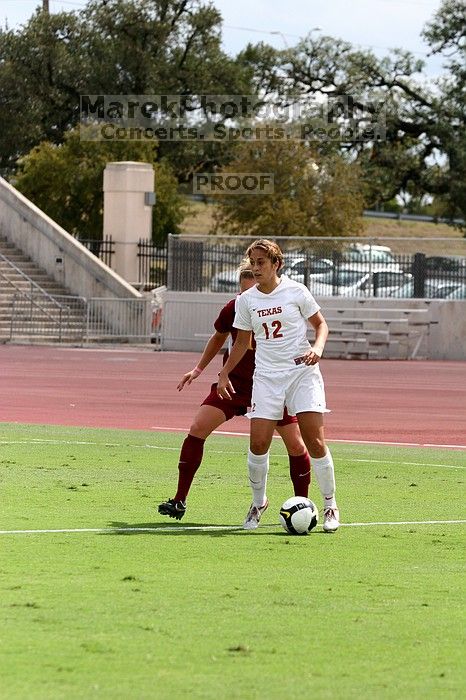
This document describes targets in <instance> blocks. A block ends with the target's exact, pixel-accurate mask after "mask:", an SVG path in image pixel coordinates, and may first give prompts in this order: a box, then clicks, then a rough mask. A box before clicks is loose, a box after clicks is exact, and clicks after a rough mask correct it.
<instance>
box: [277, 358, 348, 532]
mask: <svg viewBox="0 0 466 700" xmlns="http://www.w3.org/2000/svg"><path fill="white" fill-rule="evenodd" d="M286 405H287V407H288V410H289V411H290V413H292V414H293V413H294V414H296V416H297V418H298V423H299V428H300V431H301V435H302V438H303V440H304V443H305V445H306V447H307V449H308V452H309V454H310V456H311V459H312V464H313V468H314V474H315V477H316V481H317V483H318V485H319V489H320V492H321V494H322V498H323V501H324V508H323V510H324V523H323V527H324V530H325V532H335V530H337V529H338V526H339V512H338V507H337V504H336V500H335V468H334V464H333V459H332V455H331V453H330V450H329V449H328V447H327V445H326V443H325V434H324V413H327V412H328V411H327V408H326V401H325V389H324V382H323V379H322V375H321V373H320V369H319V368H318V367H314V368H312V369H311V368H308V367H303V369H302V370H301V371H300V372H298V373H296V377H295V379H294V381H293V382H292V383H291V384H290V385H289V386H288V390H287V395H286Z"/></svg>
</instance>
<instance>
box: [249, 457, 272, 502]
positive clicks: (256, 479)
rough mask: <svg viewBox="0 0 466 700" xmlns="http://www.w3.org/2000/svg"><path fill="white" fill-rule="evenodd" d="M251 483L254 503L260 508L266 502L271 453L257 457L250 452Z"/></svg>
mask: <svg viewBox="0 0 466 700" xmlns="http://www.w3.org/2000/svg"><path fill="white" fill-rule="evenodd" d="M248 471H249V483H250V485H251V489H252V502H253V503H254V505H255V506H257V507H258V508H259V507H260V506H263V505H264V503H265V501H266V498H267V497H266V495H265V490H266V488H267V474H268V472H269V453H268V452H266V453H265V455H255V454H254V453H253V452H251V450H248Z"/></svg>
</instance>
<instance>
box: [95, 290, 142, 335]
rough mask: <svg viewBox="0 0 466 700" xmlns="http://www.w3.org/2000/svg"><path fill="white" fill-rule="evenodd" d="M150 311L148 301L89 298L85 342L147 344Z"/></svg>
mask: <svg viewBox="0 0 466 700" xmlns="http://www.w3.org/2000/svg"><path fill="white" fill-rule="evenodd" d="M151 334H152V308H151V300H150V299H146V298H144V299H105V298H102V299H98V298H94V299H89V300H88V302H87V311H86V332H85V340H86V341H87V342H90V341H101V342H127V343H150V341H151Z"/></svg>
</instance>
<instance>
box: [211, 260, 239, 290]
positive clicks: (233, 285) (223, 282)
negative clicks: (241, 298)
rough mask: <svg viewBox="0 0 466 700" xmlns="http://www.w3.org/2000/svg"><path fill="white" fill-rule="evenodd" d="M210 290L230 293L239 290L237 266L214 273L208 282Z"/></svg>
mask: <svg viewBox="0 0 466 700" xmlns="http://www.w3.org/2000/svg"><path fill="white" fill-rule="evenodd" d="M210 290H211V291H212V292H231V293H232V294H237V293H238V291H239V272H238V267H235V268H232V269H229V270H224V271H223V272H219V273H218V274H217V275H214V277H212V282H211V283H210Z"/></svg>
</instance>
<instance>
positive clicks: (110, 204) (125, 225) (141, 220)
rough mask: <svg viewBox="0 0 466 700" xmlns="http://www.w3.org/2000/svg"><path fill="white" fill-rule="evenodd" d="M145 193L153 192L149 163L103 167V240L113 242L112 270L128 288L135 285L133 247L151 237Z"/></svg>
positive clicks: (152, 176) (134, 248)
mask: <svg viewBox="0 0 466 700" xmlns="http://www.w3.org/2000/svg"><path fill="white" fill-rule="evenodd" d="M146 192H154V168H153V167H152V165H151V164H150V163H133V162H121V163H107V166H106V168H105V171H104V231H103V233H104V236H111V237H112V238H113V240H114V242H115V255H114V257H113V261H112V267H113V269H114V270H115V272H116V273H117V274H118V275H121V277H123V279H125V280H126V281H127V282H129V283H130V284H138V283H139V279H138V257H137V252H138V248H137V243H138V240H139V239H140V238H148V239H150V238H151V237H152V206H151V205H150V204H146Z"/></svg>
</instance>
